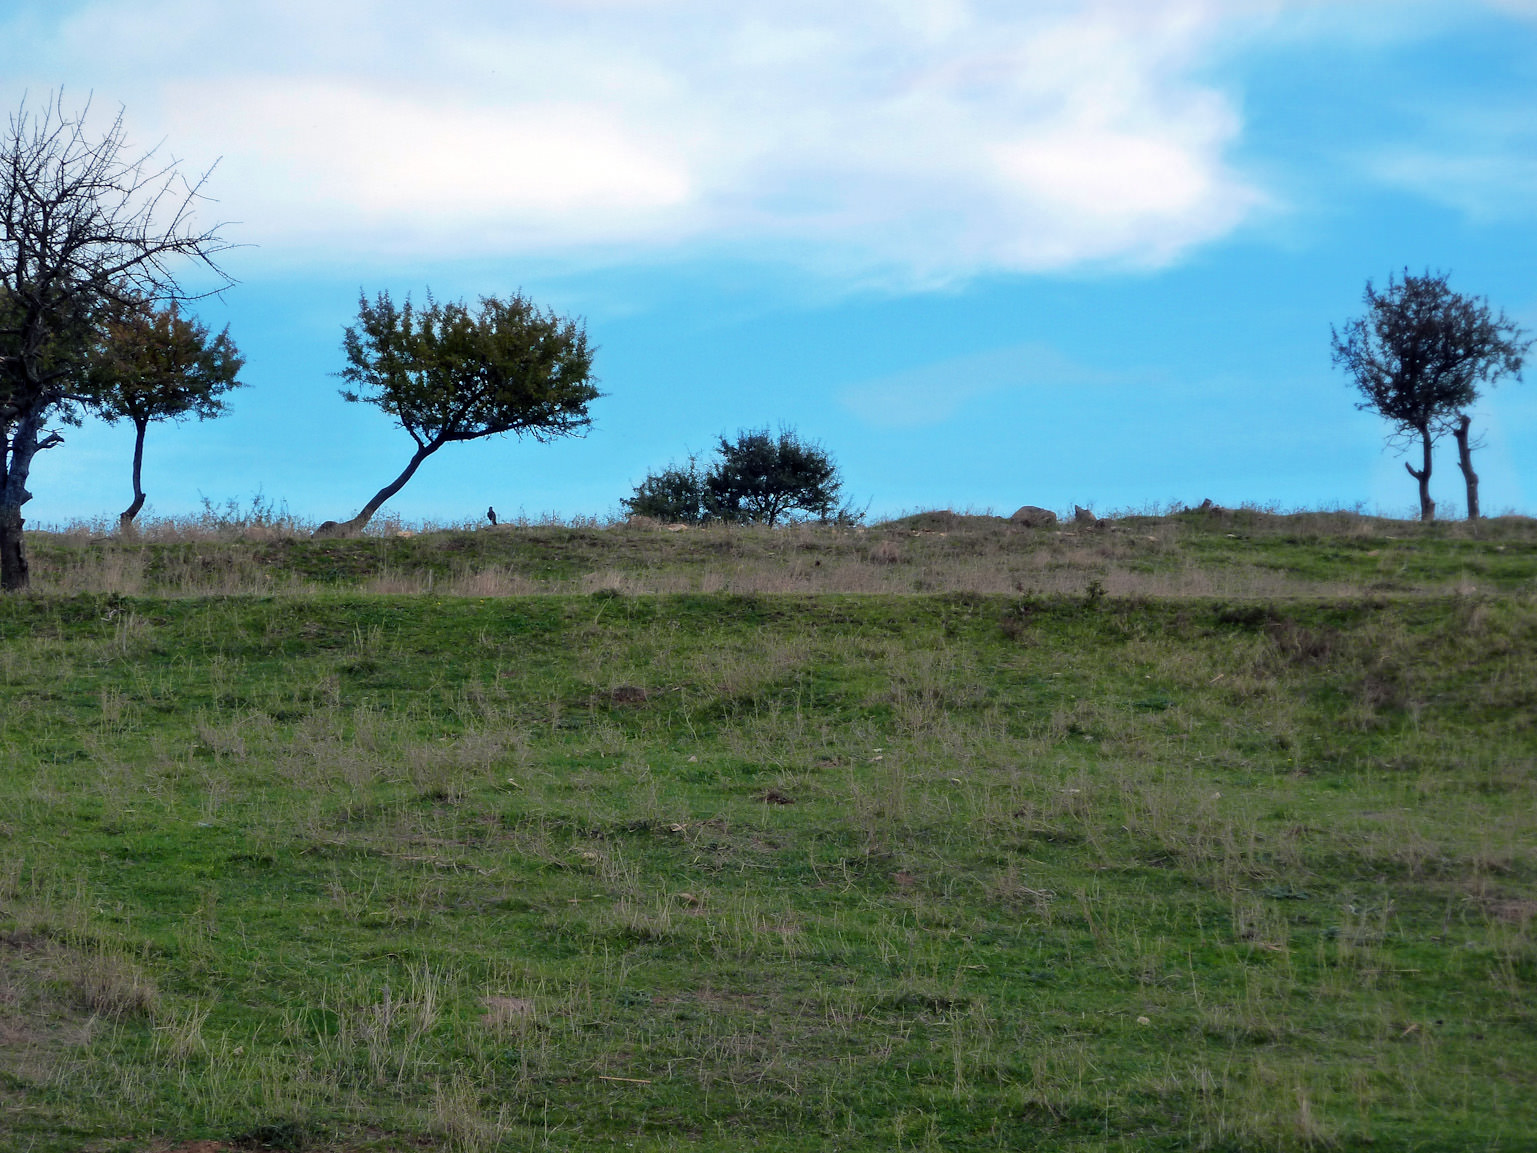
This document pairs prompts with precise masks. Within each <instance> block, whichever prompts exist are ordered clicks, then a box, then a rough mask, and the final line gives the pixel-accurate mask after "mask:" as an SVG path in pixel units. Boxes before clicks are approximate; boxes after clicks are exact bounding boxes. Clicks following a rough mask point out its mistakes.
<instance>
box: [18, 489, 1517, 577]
mask: <svg viewBox="0 0 1537 1153" xmlns="http://www.w3.org/2000/svg"><path fill="white" fill-rule="evenodd" d="M296 527H297V526H294V525H293V524H291V523H289V522H280V523H278V524H273V523H270V522H266V521H259V522H255V523H253V522H251V521H249V520H241V519H239V518H238V517H235V518H229V519H222V520H220V519H212V518H204V520H203V521H201V522H199V523H197V524H193V525H186V524H175V523H170V524H162V525H152V526H149V528H148V529H147V531H146V532H145V533H144V534H143V535H142V537H141V538H140V539H137V540H133V541H124V540H122V539H121V538H119V537H116V536H104V535H101V534H93V533H91V532H86V531H80V532H73V533H65V532H61V533H36V534H31V549H32V554H33V564H34V568H35V569H36V573H35V583H36V586H37V588H38V589H39V590H40V591H45V592H50V593H79V592H104V593H123V594H127V595H138V594H150V595H170V596H180V595H205V594H229V593H291V592H319V591H354V592H370V593H397V594H399V593H420V592H429V593H438V594H445V595H450V596H509V595H511V596H516V595H526V594H534V593H561V594H565V593H590V592H594V591H598V590H600V589H612V590H614V591H618V592H625V593H631V594H640V593H697V592H731V593H784V592H794V593H827V592H836V593H932V592H977V593H1004V594H1007V593H1041V594H1056V593H1067V594H1076V593H1080V592H1082V591H1083V590H1084V588H1085V587H1086V585H1087V584H1088V583H1089V582H1090V581H1094V580H1097V581H1099V582H1100V584H1102V585H1103V587H1104V588H1105V589H1106V591H1107V592H1109V593H1110V594H1111V595H1115V596H1154V597H1212V596H1220V597H1227V598H1234V597H1239V598H1267V599H1268V598H1275V597H1296V596H1314V597H1317V596H1323V597H1337V596H1342V595H1343V596H1357V595H1361V594H1366V593H1375V594H1385V595H1399V594H1405V593H1409V594H1418V593H1446V592H1463V593H1468V592H1474V591H1484V592H1510V591H1521V590H1525V589H1530V588H1531V587H1532V581H1533V576H1534V573H1537V520H1533V519H1532V518H1529V517H1501V518H1495V519H1490V520H1484V521H1479V522H1476V523H1474V524H1468V523H1467V522H1440V523H1436V524H1431V525H1421V524H1419V523H1417V522H1409V521H1396V520H1385V519H1382V518H1378V517H1367V516H1361V515H1358V514H1355V513H1348V512H1340V513H1300V514H1295V515H1289V516H1279V515H1274V514H1270V513H1265V512H1261V511H1256V510H1250V509H1239V510H1218V511H1216V512H1213V513H1207V512H1197V511H1190V512H1185V513H1180V514H1177V515H1170V516H1129V517H1122V518H1118V519H1116V520H1114V521H1102V522H1101V523H1100V524H1099V525H1097V526H1095V527H1092V528H1090V527H1080V526H1075V525H1072V524H1067V525H1064V526H1063V527H1062V528H1060V529H1055V530H1052V529H1026V528H1021V527H1018V526H1016V525H1012V524H1010V523H1009V522H1008V521H1006V520H1003V519H1001V518H998V517H984V516H957V515H955V514H953V513H948V512H934V513H921V514H918V515H916V516H912V517H907V518H904V519H902V520H898V521H891V522H888V523H885V524H880V525H874V526H872V527H870V528H858V529H832V528H821V527H816V526H805V527H800V528H790V529H780V530H777V531H774V530H766V529H751V528H745V529H744V528H740V527H738V528H724V527H717V528H708V529H703V530H699V529H688V530H682V531H668V530H667V529H665V528H661V527H657V528H628V527H625V526H623V525H613V526H601V525H597V524H592V525H587V526H580V527H570V526H504V527H501V528H498V529H490V528H482V529H479V530H460V531H452V532H434V533H424V534H421V535H410V534H404V535H402V534H399V533H396V532H394V531H392V530H390V529H387V530H386V532H387V533H388V535H378V536H369V537H364V538H359V539H354V540H318V541H317V540H311V539H310V538H309V537H308V535H307V534H306V533H304V532H302V531H295V530H296Z"/></svg>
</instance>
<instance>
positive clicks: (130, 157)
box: [0, 98, 230, 589]
mask: <svg viewBox="0 0 1537 1153" xmlns="http://www.w3.org/2000/svg"><path fill="white" fill-rule="evenodd" d="M84 125H85V112H83V111H82V112H80V113H78V114H75V115H70V114H68V113H66V112H65V111H64V110H63V109H62V108H61V106H60V104H59V101H58V99H57V98H50V99H49V100H48V101H47V103H46V104H44V105H43V107H42V108H41V109H40V110H37V111H34V110H33V109H32V108H30V107H28V105H27V103H26V102H25V101H23V102H22V104H21V107H20V109H19V110H18V111H17V112H16V114H15V115H13V116H12V117H11V118H10V121H9V124H8V125H7V127H6V128H5V130H4V132H3V133H0V587H3V588H5V589H20V588H25V587H26V585H27V582H28V569H27V554H26V547H25V541H24V538H23V536H22V526H23V520H22V515H21V511H22V508H23V507H24V506H25V505H26V503H27V502H28V501H30V500H31V499H32V494H31V493H30V492H28V491H27V481H28V478H29V476H30V475H31V471H32V463H33V460H34V458H35V457H36V456H37V454H38V453H39V452H41V451H42V450H44V449H46V448H50V447H52V446H54V445H56V444H59V443H60V442H61V439H62V438H61V437H60V436H59V434H58V433H57V432H55V431H51V430H50V429H49V428H48V427H47V425H48V423H49V422H50V421H53V420H64V421H71V420H73V419H74V418H75V414H76V412H77V411H78V406H79V405H80V404H82V403H88V402H89V400H90V397H89V396H88V395H83V394H81V393H80V392H79V391H77V389H78V387H79V384H80V381H81V380H82V378H83V374H84V369H85V364H86V361H87V360H88V359H89V356H90V349H91V346H92V343H93V341H94V339H95V334H96V331H97V326H98V324H99V323H100V321H101V318H102V316H103V313H104V311H106V310H108V309H110V308H112V307H116V306H119V305H123V304H125V303H127V302H130V301H133V300H157V301H169V300H186V299H190V295H189V294H188V293H187V292H185V291H184V290H183V289H182V288H181V286H180V284H179V283H178V281H177V276H176V273H177V270H178V268H180V267H182V265H183V262H184V261H191V262H193V263H195V264H201V265H202V266H203V267H204V268H205V269H206V270H207V271H209V272H211V273H212V274H213V275H214V277H215V279H216V280H217V281H218V287H220V288H222V287H224V286H225V285H228V284H229V283H230V280H229V278H228V277H227V276H226V275H225V274H224V273H223V271H222V270H221V269H220V268H219V267H218V265H217V264H216V263H215V261H214V257H215V256H217V255H218V253H220V252H221V251H222V250H223V249H224V248H225V247H226V246H225V245H224V243H223V242H222V241H221V240H220V239H219V238H218V235H217V232H216V230H215V231H201V230H199V229H197V228H196V227H194V225H193V223H192V218H193V209H194V208H195V207H196V205H197V202H198V200H199V199H201V194H200V190H201V188H202V180H197V181H194V182H192V183H187V182H186V181H184V180H183V179H182V177H181V174H180V173H179V172H178V171H177V164H176V162H175V161H174V160H173V161H168V162H165V163H159V162H157V161H155V159H154V153H153V151H150V152H146V153H138V154H135V153H132V152H130V151H129V150H128V143H127V135H126V132H125V129H124V127H123V117H122V114H121V113H119V114H118V116H117V117H116V118H115V119H113V120H112V122H111V123H110V124H109V125H108V126H107V128H106V131H105V132H104V133H103V134H102V135H101V136H100V137H99V138H98V137H92V136H90V135H88V134H87V133H86V131H85V126H84Z"/></svg>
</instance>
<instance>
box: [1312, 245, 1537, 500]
mask: <svg viewBox="0 0 1537 1153" xmlns="http://www.w3.org/2000/svg"><path fill="white" fill-rule="evenodd" d="M1363 300H1364V302H1365V304H1366V308H1367V313H1366V315H1365V316H1362V317H1357V318H1356V319H1354V320H1352V321H1350V322H1349V323H1347V324H1346V325H1345V328H1344V331H1343V332H1340V331H1338V330H1334V329H1331V330H1330V333H1331V336H1332V344H1333V351H1334V363H1335V364H1336V365H1338V366H1339V367H1341V368H1344V369H1345V371H1346V372H1348V373H1349V374H1350V375H1351V377H1352V378H1353V379H1354V380H1355V383H1356V387H1357V388H1358V389H1360V392H1361V400H1360V401H1359V402H1357V405H1356V407H1357V408H1360V409H1363V410H1369V411H1371V412H1375V413H1377V414H1378V415H1380V416H1382V417H1384V418H1385V419H1387V420H1389V421H1391V422H1392V424H1393V426H1394V431H1393V436H1394V437H1401V438H1406V439H1411V440H1412V439H1418V440H1419V442H1420V447H1421V464H1420V467H1419V468H1415V467H1414V466H1413V465H1412V464H1410V463H1408V462H1407V461H1405V462H1404V468H1406V469H1407V470H1408V472H1409V475H1410V476H1412V477H1413V478H1414V479H1415V480H1416V481H1417V482H1418V483H1419V496H1420V519H1421V520H1424V521H1430V520H1434V519H1435V515H1436V504H1435V501H1434V500H1432V499H1431V496H1430V472H1431V449H1432V445H1433V444H1434V442H1435V440H1436V439H1437V438H1438V437H1439V436H1441V435H1442V434H1443V433H1444V432H1446V431H1448V429H1450V428H1453V422H1454V421H1455V422H1456V423H1457V424H1458V425H1461V420H1462V419H1464V417H1463V410H1464V409H1466V408H1468V407H1470V406H1471V405H1472V404H1473V403H1474V402H1475V401H1476V400H1477V399H1478V386H1479V384H1480V383H1493V382H1494V381H1496V380H1498V379H1499V378H1500V377H1501V376H1503V375H1506V374H1514V375H1519V374H1520V371H1521V364H1522V358H1523V356H1524V354H1525V352H1526V350H1527V349H1528V348H1529V347H1530V344H1531V342H1530V341H1523V340H1522V339H1521V338H1522V336H1523V333H1522V332H1521V330H1520V328H1519V327H1518V326H1517V325H1516V324H1515V323H1514V322H1513V321H1511V320H1509V319H1508V318H1507V317H1506V316H1505V315H1504V314H1503V313H1501V314H1500V315H1499V316H1495V315H1494V314H1493V313H1492V312H1491V311H1490V309H1489V305H1488V303H1487V302H1486V301H1484V300H1483V299H1475V298H1469V297H1466V296H1462V295H1460V294H1459V293H1456V292H1453V291H1452V290H1451V288H1450V287H1448V285H1447V277H1446V274H1444V273H1430V272H1427V273H1425V274H1424V275H1423V276H1414V275H1412V274H1411V273H1410V272H1409V271H1408V270H1407V269H1405V270H1404V276H1403V279H1402V280H1395V279H1394V278H1392V277H1389V278H1388V287H1387V291H1385V292H1382V293H1378V292H1377V291H1376V290H1375V289H1374V288H1373V287H1372V283H1371V281H1367V282H1366V292H1365V294H1364V297H1363ZM1461 427H1462V432H1461V434H1460V436H1459V439H1458V445H1459V448H1460V449H1462V462H1463V465H1464V477H1465V479H1467V481H1468V502H1469V508H1468V512H1469V515H1470V516H1477V515H1478V479H1477V477H1476V476H1475V475H1474V474H1473V471H1472V456H1471V450H1470V449H1469V448H1468V447H1467V446H1466V445H1465V438H1466V435H1467V429H1466V426H1465V425H1463V426H1461Z"/></svg>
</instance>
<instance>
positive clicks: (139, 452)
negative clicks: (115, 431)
mask: <svg viewBox="0 0 1537 1153" xmlns="http://www.w3.org/2000/svg"><path fill="white" fill-rule="evenodd" d="M133 428H134V438H133V503H132V504H131V505H129V506H128V507H127V508H125V509H124V510H123V512H122V515H121V516H119V517H118V527H119V528H120V529H122V530H128V529H131V528H132V527H133V518H134V517H136V516H138V515H139V510H140V509H141V508H143V507H144V486H143V484H142V483H141V481H142V478H143V475H144V433H145V430H146V429H148V428H149V421H148V420H135V421H134V422H133Z"/></svg>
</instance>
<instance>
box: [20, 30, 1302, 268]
mask: <svg viewBox="0 0 1537 1153" xmlns="http://www.w3.org/2000/svg"><path fill="white" fill-rule="evenodd" d="M1276 6H1277V5H1275V4H1264V3H1253V2H1251V3H1246V4H1239V3H1237V2H1236V0H1205V2H1202V0H1137V2H1133V0H1080V2H1067V0H1041V2H1037V3H1024V2H1022V0H1012V2H1008V3H1005V2H1003V0H841V2H840V3H838V4H827V3H825V2H823V0H816V2H812V0H756V2H750V0H749V2H743V3H738V4H721V3H719V2H718V0H649V2H648V0H530V2H528V3H523V4H519V5H515V6H513V5H505V4H500V3H491V2H489V0H487V2H484V3H473V2H463V0H460V2H455V0H445V2H442V3H439V4H437V5H434V6H433V7H432V8H431V10H430V11H429V10H426V9H424V8H423V7H422V6H421V5H419V4H414V3H413V4H410V5H407V4H404V3H386V2H378V3H366V2H363V0H338V2H335V3H327V4H313V3H309V4H300V3H297V2H294V0H281V2H279V0H268V2H266V3H260V2H256V3H252V2H250V0H246V2H244V3H239V4H236V3H221V2H218V0H198V2H195V3H194V2H192V0H136V2H130V0H101V2H99V3H95V4H88V5H85V6H83V7H79V8H77V9H76V10H75V11H74V12H73V13H72V14H71V15H69V16H68V17H67V18H66V19H64V20H63V21H62V22H61V23H60V24H58V25H57V27H56V30H55V32H54V35H53V37H52V42H51V44H49V45H47V46H43V45H37V44H33V45H31V46H30V49H31V50H32V51H33V52H34V54H38V53H40V54H41V55H40V57H39V58H46V59H49V60H50V61H51V62H52V63H54V66H55V67H62V68H63V69H64V70H65V74H66V75H67V76H68V77H69V78H70V83H71V87H72V88H75V89H77V90H78V89H80V88H82V87H91V88H94V89H95V90H96V92H97V94H98V99H102V98H105V99H106V100H108V101H112V102H116V101H118V100H121V101H122V102H123V103H125V104H126V105H127V106H128V111H129V116H130V119H131V121H132V123H134V124H135V125H136V126H139V127H141V128H142V129H144V130H146V133H149V132H152V133H154V134H156V135H159V134H162V133H163V134H164V135H165V136H166V137H167V138H168V139H169V141H170V144H171V145H172V146H173V147H174V148H175V149H176V150H177V151H178V152H179V153H181V154H187V155H189V158H191V159H196V158H211V157H212V156H214V155H222V156H223V157H224V162H223V165H222V167H221V170H220V174H219V176H218V178H217V179H216V181H215V183H214V188H213V191H214V193H215V195H218V196H219V197H220V199H221V202H222V203H221V205H220V208H219V211H220V214H221V215H223V216H227V217H230V218H233V219H237V220H241V221H243V222H244V225H243V227H242V228H241V229H240V235H241V237H242V238H244V239H250V240H254V241H256V242H258V243H260V244H262V245H263V246H265V247H266V248H268V249H269V250H276V252H277V253H278V254H283V253H298V254H302V255H303V256H305V257H307V258H334V257H335V256H336V255H337V254H338V253H357V252H364V251H366V252H375V251H385V252H390V253H400V252H406V253H417V254H421V255H425V256H453V255H465V254H485V253H509V254H512V253H521V252H529V251H545V252H562V251H573V250H588V251H590V250H592V249H593V248H595V247H599V248H601V247H613V246H620V247H621V248H623V249H625V250H631V249H633V248H635V247H658V246H662V247H669V248H675V247H676V246H679V245H695V246H709V247H711V248H713V249H717V250H718V249H721V248H725V249H727V250H732V251H739V252H748V253H753V254H759V255H762V254H765V253H767V254H777V255H781V256H784V257H786V258H789V259H794V260H801V261H809V262H812V263H816V264H819V265H822V266H825V267H834V268H838V269H841V270H843V271H845V272H847V271H857V272H861V273H865V274H869V273H874V274H881V275H891V276H895V277H897V278H899V279H903V280H906V281H909V282H912V281H917V282H925V281H927V282H938V281H944V280H947V279H951V278H955V277H965V276H968V275H973V274H976V273H979V272H985V271H987V270H990V269H1003V270H1034V269H1048V268H1061V267H1067V266H1073V265H1077V264H1082V263H1084V262H1112V263H1130V264H1159V263H1163V262H1166V261H1169V260H1171V259H1173V258H1175V257H1177V256H1178V255H1179V254H1180V253H1182V252H1184V251H1186V250H1187V249H1188V248H1190V247H1191V246H1192V245H1196V244H1199V243H1201V242H1203V241H1207V240H1210V239H1212V238H1214V237H1218V236H1221V235H1223V234H1225V233H1227V232H1228V231H1230V230H1231V229H1232V228H1234V227H1235V226H1236V225H1237V224H1238V223H1240V222H1241V221H1242V220H1243V219H1244V218H1245V216H1246V215H1247V214H1248V213H1249V212H1250V211H1252V210H1253V208H1254V207H1255V206H1256V205H1257V204H1259V203H1261V201H1262V199H1263V198H1262V196H1261V194H1260V193H1259V192H1258V191H1257V190H1256V189H1255V188H1254V187H1252V186H1251V185H1250V184H1249V183H1248V182H1247V181H1246V180H1245V179H1244V178H1243V176H1242V174H1241V173H1239V172H1237V171H1236V170H1235V169H1234V168H1233V166H1232V165H1231V163H1230V162H1229V161H1228V159H1227V156H1226V153H1227V151H1228V149H1229V147H1230V145H1231V144H1232V143H1233V142H1234V141H1235V139H1236V138H1237V136H1238V134H1239V131H1240V119H1239V116H1238V114H1237V111H1236V110H1235V108H1234V107H1233V105H1232V102H1231V101H1230V100H1229V98H1228V97H1227V96H1226V95H1224V94H1223V93H1222V92H1220V91H1218V90H1217V89H1215V88H1214V87H1212V86H1211V85H1210V84H1209V83H1207V82H1204V81H1202V80H1200V79H1198V78H1197V70H1198V68H1199V66H1200V64H1201V63H1202V62H1203V60H1204V58H1205V55H1206V54H1207V53H1209V51H1210V49H1211V45H1212V43H1213V41H1214V38H1215V37H1217V36H1219V35H1220V34H1222V32H1223V30H1224V28H1226V27H1227V23H1226V22H1228V21H1231V20H1233V19H1240V18H1241V19H1253V18H1254V15H1255V13H1256V12H1260V11H1265V10H1269V9H1271V8H1274V7H1276ZM45 48H46V51H45V50H44V49H45ZM22 50H23V51H26V50H27V49H26V48H24V49H22Z"/></svg>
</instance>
